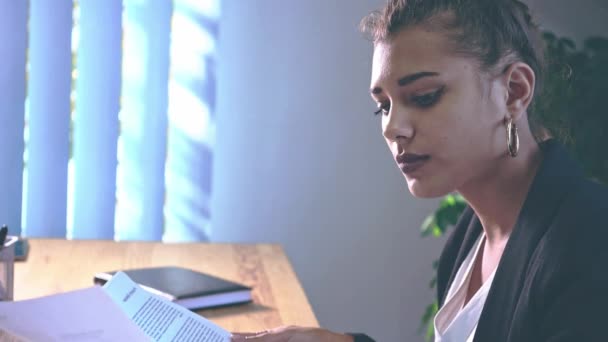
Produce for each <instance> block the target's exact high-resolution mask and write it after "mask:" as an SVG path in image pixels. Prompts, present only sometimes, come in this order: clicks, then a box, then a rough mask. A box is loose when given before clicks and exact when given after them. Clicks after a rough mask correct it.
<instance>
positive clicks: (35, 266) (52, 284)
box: [14, 239, 318, 331]
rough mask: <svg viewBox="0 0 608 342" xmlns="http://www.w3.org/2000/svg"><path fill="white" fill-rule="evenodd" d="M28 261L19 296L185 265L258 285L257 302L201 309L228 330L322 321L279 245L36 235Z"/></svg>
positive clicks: (19, 272)
mask: <svg viewBox="0 0 608 342" xmlns="http://www.w3.org/2000/svg"><path fill="white" fill-rule="evenodd" d="M29 242H30V253H29V256H28V259H27V261H25V262H17V263H16V265H15V291H14V296H15V300H22V299H28V298H34V297H39V296H44V295H49V294H55V293H60V292H65V291H70V290H75V289H80V288H84V287H89V286H92V285H93V275H94V274H95V273H97V272H102V271H111V270H117V269H129V268H137V267H152V266H182V267H186V268H191V269H194V270H198V271H201V272H206V273H209V274H212V275H215V276H219V277H222V278H225V279H228V280H233V281H237V282H240V283H242V284H245V285H248V286H251V287H253V289H254V290H253V298H254V302H253V303H252V304H247V305H240V306H233V307H226V308H219V309H208V310H201V311H199V314H201V315H203V316H205V317H207V318H209V319H211V320H212V321H214V322H215V323H217V324H219V325H220V326H222V327H223V328H225V329H227V330H228V331H260V330H264V329H268V328H272V327H276V326H280V325H291V324H295V325H304V326H315V327H316V326H318V322H317V319H316V318H315V315H314V313H313V311H312V309H311V307H310V303H309V302H308V299H307V298H306V295H305V294H304V291H303V289H302V287H301V285H300V283H299V281H298V279H297V276H296V275H295V273H294V272H293V270H292V268H291V265H290V263H289V260H288V259H287V257H286V256H285V253H284V251H283V249H282V248H281V247H280V246H278V245H271V244H258V245H236V244H207V243H179V244H164V243H159V242H114V241H92V240H79V241H67V240H52V239H30V240H29Z"/></svg>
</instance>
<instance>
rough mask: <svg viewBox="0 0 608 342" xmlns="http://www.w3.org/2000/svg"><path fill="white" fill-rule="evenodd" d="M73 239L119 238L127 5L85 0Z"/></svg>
mask: <svg viewBox="0 0 608 342" xmlns="http://www.w3.org/2000/svg"><path fill="white" fill-rule="evenodd" d="M79 6H80V17H79V40H78V43H77V44H78V49H77V57H76V69H77V73H78V74H77V75H78V76H77V77H76V80H75V82H76V85H75V89H76V109H75V114H74V117H73V143H72V146H73V157H72V158H73V159H72V161H71V162H72V166H71V167H73V171H72V172H73V175H72V177H73V178H72V180H71V181H73V184H72V185H70V187H69V188H70V189H71V192H72V193H71V194H69V198H70V199H69V200H70V201H71V203H70V204H69V208H70V209H71V210H70V211H71V212H70V213H69V215H71V216H72V221H69V222H68V223H69V224H68V238H77V239H113V238H114V214H115V206H116V166H117V156H116V146H117V139H118V135H119V132H118V111H119V107H120V78H121V52H122V51H121V40H122V2H121V1H120V0H106V1H80V2H79Z"/></svg>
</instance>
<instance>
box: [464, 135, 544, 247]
mask: <svg viewBox="0 0 608 342" xmlns="http://www.w3.org/2000/svg"><path fill="white" fill-rule="evenodd" d="M505 150H506V146H505ZM541 160H542V154H541V151H540V148H539V146H538V144H537V143H536V141H535V140H534V137H533V136H532V134H531V133H530V131H529V130H527V129H522V130H521V131H520V149H519V153H518V155H517V157H515V158H511V157H505V158H502V159H500V162H499V163H498V165H496V167H495V168H493V169H492V171H491V172H490V173H488V174H486V175H485V176H484V177H481V178H479V179H475V180H473V181H470V182H468V183H467V184H465V185H464V186H463V187H461V188H460V189H458V192H459V193H460V194H461V195H462V196H463V197H464V198H465V199H466V200H467V202H468V203H469V205H470V206H471V208H473V210H474V211H475V213H476V214H477V217H479V220H480V221H481V224H482V226H483V229H484V232H485V234H486V237H487V243H488V245H489V246H493V245H503V246H504V242H506V240H507V239H508V238H509V236H510V235H511V231H512V230H513V228H514V226H515V223H516V221H517V217H518V216H519V212H520V210H521V208H522V206H523V203H524V201H525V199H526V196H527V194H528V190H529V188H530V186H531V184H532V181H533V179H534V176H535V175H536V171H537V169H538V167H539V165H540V163H541Z"/></svg>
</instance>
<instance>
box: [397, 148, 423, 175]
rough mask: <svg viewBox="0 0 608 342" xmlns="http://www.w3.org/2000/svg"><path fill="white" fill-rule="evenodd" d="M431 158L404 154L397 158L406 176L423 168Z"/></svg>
mask: <svg viewBox="0 0 608 342" xmlns="http://www.w3.org/2000/svg"><path fill="white" fill-rule="evenodd" d="M430 158H431V156H429V155H428V154H425V155H421V154H414V153H404V154H400V155H398V156H397V158H396V160H397V164H398V165H399V168H400V169H401V171H402V172H403V173H405V174H410V173H412V172H414V171H416V170H418V169H419V168H421V167H422V166H423V165H424V164H425V163H426V162H427V161H428V160H429V159H430Z"/></svg>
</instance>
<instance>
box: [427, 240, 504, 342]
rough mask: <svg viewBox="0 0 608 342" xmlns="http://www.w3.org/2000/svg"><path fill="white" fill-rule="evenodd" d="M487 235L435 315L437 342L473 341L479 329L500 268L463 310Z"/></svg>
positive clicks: (473, 251)
mask: <svg viewBox="0 0 608 342" xmlns="http://www.w3.org/2000/svg"><path fill="white" fill-rule="evenodd" d="M485 238H486V237H485V234H484V233H482V234H481V236H480V237H479V239H477V241H476V242H475V245H473V248H471V251H470V252H469V254H468V255H467V257H466V259H465V260H464V262H463V263H462V265H461V266H460V268H459V269H458V272H457V273H456V277H455V278H454V281H453V282H452V285H451V286H450V289H449V290H448V295H447V296H446V301H445V303H444V304H443V306H442V307H441V309H440V310H439V311H438V312H437V315H436V316H435V321H434V325H435V342H464V341H466V342H472V341H473V337H474V336H475V331H476V329H477V322H478V321H479V316H481V310H482V309H483V305H484V303H485V302H486V298H487V296H488V291H489V290H490V286H491V285H492V280H494V274H495V273H496V269H494V271H493V272H492V274H491V275H490V277H488V279H487V280H486V281H485V282H484V283H483V284H482V285H481V287H480V288H479V290H477V292H476V293H475V294H474V295H473V297H472V298H471V299H470V300H469V302H468V303H467V304H466V305H465V306H464V307H463V304H464V301H465V297H466V295H467V290H468V288H469V283H470V280H471V274H472V273H473V265H474V263H475V260H477V254H478V253H479V251H480V249H481V246H482V245H483V244H484V242H485Z"/></svg>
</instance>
